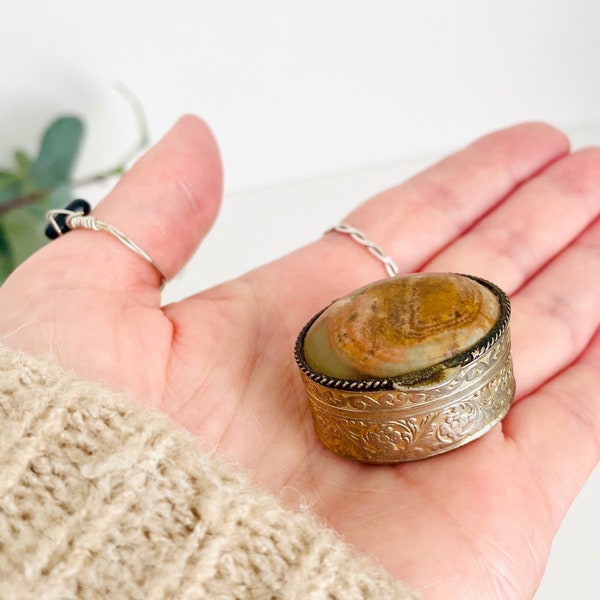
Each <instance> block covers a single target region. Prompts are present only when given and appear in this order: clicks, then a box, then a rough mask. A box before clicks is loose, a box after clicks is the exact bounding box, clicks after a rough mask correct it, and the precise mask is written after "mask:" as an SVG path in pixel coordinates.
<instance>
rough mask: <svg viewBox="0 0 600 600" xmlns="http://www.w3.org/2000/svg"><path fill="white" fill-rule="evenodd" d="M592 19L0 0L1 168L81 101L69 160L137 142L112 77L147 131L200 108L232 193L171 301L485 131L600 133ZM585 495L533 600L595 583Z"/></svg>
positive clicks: (406, 7)
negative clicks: (136, 106)
mask: <svg viewBox="0 0 600 600" xmlns="http://www.w3.org/2000/svg"><path fill="white" fill-rule="evenodd" d="M598 23H600V3H599V2H597V0H554V1H553V2H548V1H547V0H504V1H503V2H482V1H481V0H454V1H452V2H445V1H443V0H438V1H437V2H435V1H433V0H426V1H421V2H408V1H405V0H375V1H373V2H369V3H366V2H360V1H358V0H355V1H351V0H319V1H316V0H304V1H287V2H286V1H281V0H279V1H278V0H255V1H253V2H250V1H242V0H220V1H219V2H215V1H212V2H209V1H208V0H180V1H178V2H166V1H164V0H161V1H153V2H152V1H149V0H146V1H143V2H142V1H141V0H119V1H117V0H104V1H103V2H100V3H91V2H81V1H76V0H54V1H53V2H47V3H42V2H37V1H33V0H20V1H19V2H9V0H0V54H1V55H2V57H3V61H2V79H1V80H0V81H1V83H0V164H5V163H6V162H7V160H8V158H9V156H10V154H9V150H12V148H14V147H15V146H17V145H22V146H25V147H28V148H33V147H34V146H35V143H36V142H35V140H36V137H37V135H38V132H39V130H40V129H41V127H42V126H43V125H45V124H46V123H47V121H48V120H49V119H50V118H51V117H54V116H56V115H57V114H58V113H64V112H76V113H79V114H81V115H82V116H84V117H85V118H86V119H87V122H88V130H89V143H88V144H87V145H86V149H85V153H84V156H83V160H82V162H81V165H80V169H79V171H80V173H82V174H86V173H89V172H93V171H96V170H98V169H100V168H102V167H105V166H108V165H112V164H113V163H114V162H115V160H116V159H118V158H119V157H120V156H121V155H122V154H123V152H124V151H125V150H126V149H127V148H129V146H130V145H131V143H132V141H133V140H134V137H135V131H134V127H133V120H132V118H131V114H130V112H129V109H128V107H127V105H126V104H125V103H124V102H123V101H122V100H121V99H120V98H119V97H118V96H117V95H116V94H115V93H114V92H113V91H112V90H111V86H112V84H113V83H114V82H116V81H121V82H123V83H125V84H126V85H127V86H128V87H130V88H131V89H132V90H133V91H134V92H135V93H136V94H137V96H138V97H139V98H140V100H141V101H142V103H143V105H144V107H145V111H146V113H147V116H148V118H149V122H150V128H151V131H152V133H153V135H154V137H155V138H156V137H158V136H159V135H160V134H162V133H163V132H164V131H165V130H166V129H167V128H168V127H169V126H170V124H171V123H172V122H173V121H174V120H175V119H176V118H177V117H178V116H179V115H180V114H181V113H183V112H186V111H190V112H194V113H197V114H200V115H201V116H204V117H205V118H206V119H207V120H208V121H209V123H210V124H211V126H212V127H213V129H214V130H215V132H216V134H217V137H218V138H219V141H220V144H221V147H222V151H223V156H224V162H225V165H226V186H227V190H228V195H227V198H226V202H225V204H224V207H223V211H222V213H221V216H220V218H219V221H218V223H217V227H216V228H215V230H214V232H213V233H212V234H211V235H210V236H209V238H208V239H207V241H206V243H205V244H204V246H203V248H202V251H201V252H200V253H199V254H198V255H197V257H196V258H195V259H194V260H193V261H192V263H191V265H190V266H189V267H188V268H187V270H186V272H185V273H184V275H183V276H182V277H181V278H180V279H178V280H177V281H175V282H174V283H172V284H170V286H169V288H168V289H167V291H166V297H167V298H175V297H180V296H181V295H185V294H187V293H189V292H191V291H194V290H197V289H201V288H203V287H206V286H208V285H211V284H213V283H217V282H219V281H221V280H222V279H223V278H229V277H233V276H235V275H237V274H239V273H241V272H244V271H246V270H248V269H250V268H252V267H254V266H257V265H258V264H260V263H262V262H265V261H268V260H271V259H273V258H275V257H277V256H279V255H280V254H281V253H282V252H286V251H289V250H292V249H293V248H295V247H297V246H298V245H300V244H303V243H306V242H309V241H311V240H312V239H314V238H315V237H317V236H319V235H320V234H321V233H322V231H323V230H324V229H326V228H327V227H329V226H330V225H331V224H332V223H335V222H337V221H338V220H339V219H340V218H341V217H342V216H343V215H344V214H345V213H346V212H348V211H349V210H350V209H351V208H352V207H353V206H354V205H355V204H356V203H358V202H359V201H360V200H362V199H364V198H365V197H366V196H368V195H369V194H371V193H373V192H375V191H378V190H379V189H380V188H382V187H387V186H388V185H391V184H393V183H396V182H397V181H399V180H401V179H404V178H405V177H406V176H407V175H408V174H409V173H411V172H414V171H415V170H417V169H418V168H421V167H422V166H424V164H426V163H428V162H429V161H430V160H431V159H432V158H433V157H434V156H436V155H439V154H440V153H441V152H442V151H445V150H446V149H449V148H454V147H457V146H460V145H462V144H463V143H464V142H466V141H469V140H471V139H472V138H474V137H476V136H478V135H479V134H481V133H483V132H485V131H487V130H490V129H494V128H498V127H500V126H503V125H505V124H508V123H512V122H515V121H522V120H526V119H543V120H549V121H550V122H553V123H554V124H558V125H559V126H568V128H569V131H571V132H572V133H573V134H574V136H575V137H576V138H577V140H578V141H579V143H584V142H587V141H595V142H598V141H600V134H599V130H598V124H599V123H600V69H599V68H598V67H599V65H600V36H599V30H598ZM420 157H425V158H420ZM331 173H334V175H330V174H331ZM93 193H94V192H92V194H91V195H92V196H93ZM95 193H96V194H98V195H99V194H100V193H101V188H98V189H96V190H95ZM257 232H258V235H257ZM598 505H600V475H598V471H596V473H595V474H594V476H593V479H592V480H591V481H590V483H589V484H588V486H587V488H586V490H585V492H584V494H582V496H581V497H580V498H579V499H578V500H577V502H576V504H575V505H574V507H573V510H572V511H571V513H570V514H569V516H568V518H567V521H566V523H565V525H564V526H563V528H562V529H561V532H560V534H559V536H558V538H557V542H556V545H555V548H554V551H553V555H552V559H551V562H550V566H549V569H548V573H547V575H546V577H545V579H544V582H543V584H542V587H541V588H540V591H539V592H538V594H537V596H536V600H558V599H559V598H560V599H561V600H562V599H564V598H572V597H585V598H589V597H591V596H592V595H594V593H595V592H594V591H593V590H595V581H594V575H595V573H596V572H597V571H598V569H599V567H600V556H599V554H598V552H597V550H596V540H597V539H598V537H599V534H600V521H599V519H598V517H597V512H596V507H597V506H598ZM567 577H568V578H569V580H568V585H567V583H566V582H567ZM449 600H452V599H449ZM482 600H485V599H482Z"/></svg>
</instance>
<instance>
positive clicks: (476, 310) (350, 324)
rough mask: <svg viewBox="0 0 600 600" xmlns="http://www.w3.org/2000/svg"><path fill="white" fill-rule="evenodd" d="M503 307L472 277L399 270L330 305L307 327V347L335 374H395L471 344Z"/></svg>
mask: <svg viewBox="0 0 600 600" xmlns="http://www.w3.org/2000/svg"><path fill="white" fill-rule="evenodd" d="M499 315H500V303H499V301H498V299H497V298H496V296H495V295H494V293H493V292H491V291H490V290H489V289H488V288H486V287H485V286H483V285H481V284H480V283H478V282H477V281H474V280H473V279H470V278H468V277H465V276H462V275H456V274H452V273H434V274H429V273H427V274H425V273H420V274H413V275H405V276H399V277H394V278H390V279H386V280H383V281H378V282H375V283H372V284H370V285H367V286H365V287H363V288H361V289H359V290H357V291H356V292H353V293H352V294H350V295H348V296H346V297H344V298H342V299H340V300H337V301H336V302H334V303H333V304H332V305H331V306H329V307H328V308H327V309H326V310H325V311H324V312H323V313H322V314H321V315H320V316H319V318H318V319H317V320H316V321H315V322H314V323H313V325H312V326H311V328H310V329H309V330H308V332H307V334H306V339H305V342H304V354H305V358H306V361H307V363H308V364H309V365H310V366H311V367H312V368H313V369H315V370H316V371H318V372H320V373H323V374H325V375H330V376H332V377H337V378H342V379H361V378H365V377H394V376H397V375H403V374H406V373H412V372H416V371H419V370H422V369H426V368H428V367H431V366H433V365H436V364H438V363H441V362H443V361H445V360H448V359H450V358H452V357H454V356H457V355H458V354H460V353H461V352H464V351H465V350H466V349H467V348H469V347H471V346H473V345H475V344H476V343H477V342H478V341H479V340H480V339H481V338H482V337H483V336H485V335H486V334H487V333H488V332H489V331H490V330H491V329H492V327H493V326H494V325H495V324H496V322H497V321H498V318H499Z"/></svg>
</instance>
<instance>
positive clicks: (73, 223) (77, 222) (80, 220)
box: [46, 209, 167, 289]
mask: <svg viewBox="0 0 600 600" xmlns="http://www.w3.org/2000/svg"><path fill="white" fill-rule="evenodd" d="M59 215H64V216H65V217H66V220H65V222H66V225H67V227H68V228H69V229H89V230H90V231H106V233H110V235H112V236H113V237H115V238H116V239H117V240H119V242H121V244H123V245H124V246H126V247H127V248H129V249H130V250H133V251H134V252H135V253H136V254H137V255H138V256H141V257H142V258H143V259H144V260H145V261H146V262H147V263H149V264H150V265H152V266H153V267H154V269H155V270H156V272H157V273H158V274H159V276H160V279H161V284H160V287H161V289H162V287H163V286H164V284H165V282H166V281H167V278H166V277H165V275H164V273H163V272H162V271H161V270H160V268H159V266H158V265H157V264H156V263H155V262H154V260H153V259H152V257H151V256H150V255H149V254H148V253H147V252H146V251H145V250H144V249H143V248H142V247H141V246H138V244H136V243H135V242H134V241H133V240H132V239H131V238H130V237H129V236H128V235H126V234H124V233H123V232H122V231H120V230H119V229H117V228H116V227H113V226H112V225H109V224H108V223H106V222H105V221H101V220H100V219H97V218H96V217H94V216H93V215H84V214H83V213H82V212H79V211H72V210H66V209H56V210H49V211H48V212H47V213H46V219H48V221H49V223H50V225H51V226H52V228H53V229H54V230H55V231H56V233H57V234H58V235H59V236H62V235H64V233H63V232H62V230H61V228H60V226H59V225H58V223H57V222H56V217H57V216H59Z"/></svg>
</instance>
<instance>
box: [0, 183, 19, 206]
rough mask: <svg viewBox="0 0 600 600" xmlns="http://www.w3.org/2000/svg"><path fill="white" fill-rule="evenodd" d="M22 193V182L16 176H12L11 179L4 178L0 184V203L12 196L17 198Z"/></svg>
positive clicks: (10, 198)
mask: <svg viewBox="0 0 600 600" xmlns="http://www.w3.org/2000/svg"><path fill="white" fill-rule="evenodd" d="M22 194H23V182H22V181H20V180H19V179H18V178H17V177H13V178H12V180H9V179H8V178H6V180H5V181H4V185H1V184H0V204H2V203H3V202H6V201H7V200H12V199H13V198H18V197H19V196H21V195H22Z"/></svg>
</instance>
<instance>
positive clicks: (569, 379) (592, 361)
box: [502, 330, 600, 527]
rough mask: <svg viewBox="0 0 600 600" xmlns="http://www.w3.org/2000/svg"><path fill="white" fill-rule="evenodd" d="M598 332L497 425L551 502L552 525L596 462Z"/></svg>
mask: <svg viewBox="0 0 600 600" xmlns="http://www.w3.org/2000/svg"><path fill="white" fill-rule="evenodd" d="M598 365H600V330H597V331H596V333H595V336H594V337H593V339H592V341H591V343H590V344H589V345H588V347H587V349H586V350H585V352H584V353H583V354H582V355H581V356H580V357H579V359H578V360H577V362H576V363H574V364H573V365H572V366H570V367H569V368H568V369H566V370H565V371H563V372H562V373H560V374H559V375H558V376H557V377H555V378H554V379H552V380H550V381H549V382H548V383H547V384H546V385H544V386H543V387H542V388H540V389H539V390H538V391H537V392H536V393H535V394H533V395H531V396H529V397H528V398H525V399H524V400H523V401H522V402H519V403H517V404H516V405H515V406H513V408H512V409H511V410H510V412H509V414H508V415H507V417H506V418H505V419H504V421H503V423H502V427H503V432H504V434H505V436H507V437H508V438H509V439H511V440H512V441H514V443H515V444H516V445H517V446H518V447H519V450H520V451H521V453H522V456H523V457H524V458H525V459H526V461H527V462H528V463H529V466H530V471H531V474H532V477H534V478H535V479H536V480H537V481H538V482H539V483H540V485H541V486H542V488H543V489H544V490H545V492H546V497H548V498H550V499H552V503H551V505H550V509H551V512H552V514H553V521H554V523H553V525H554V527H557V526H558V524H559V523H560V521H561V520H562V518H563V517H564V514H565V512H566V511H567V509H568V508H569V506H570V504H571V502H572V501H573V498H574V497H575V496H576V494H577V493H578V492H579V490H580V489H581V487H582V486H583V484H584V482H585V480H586V479H587V477H588V476H589V474H590V473H591V471H592V469H594V467H595V466H596V464H597V463H598V460H599V459H600V394H599V393H598V390H599V389H600V369H599V368H598Z"/></svg>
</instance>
